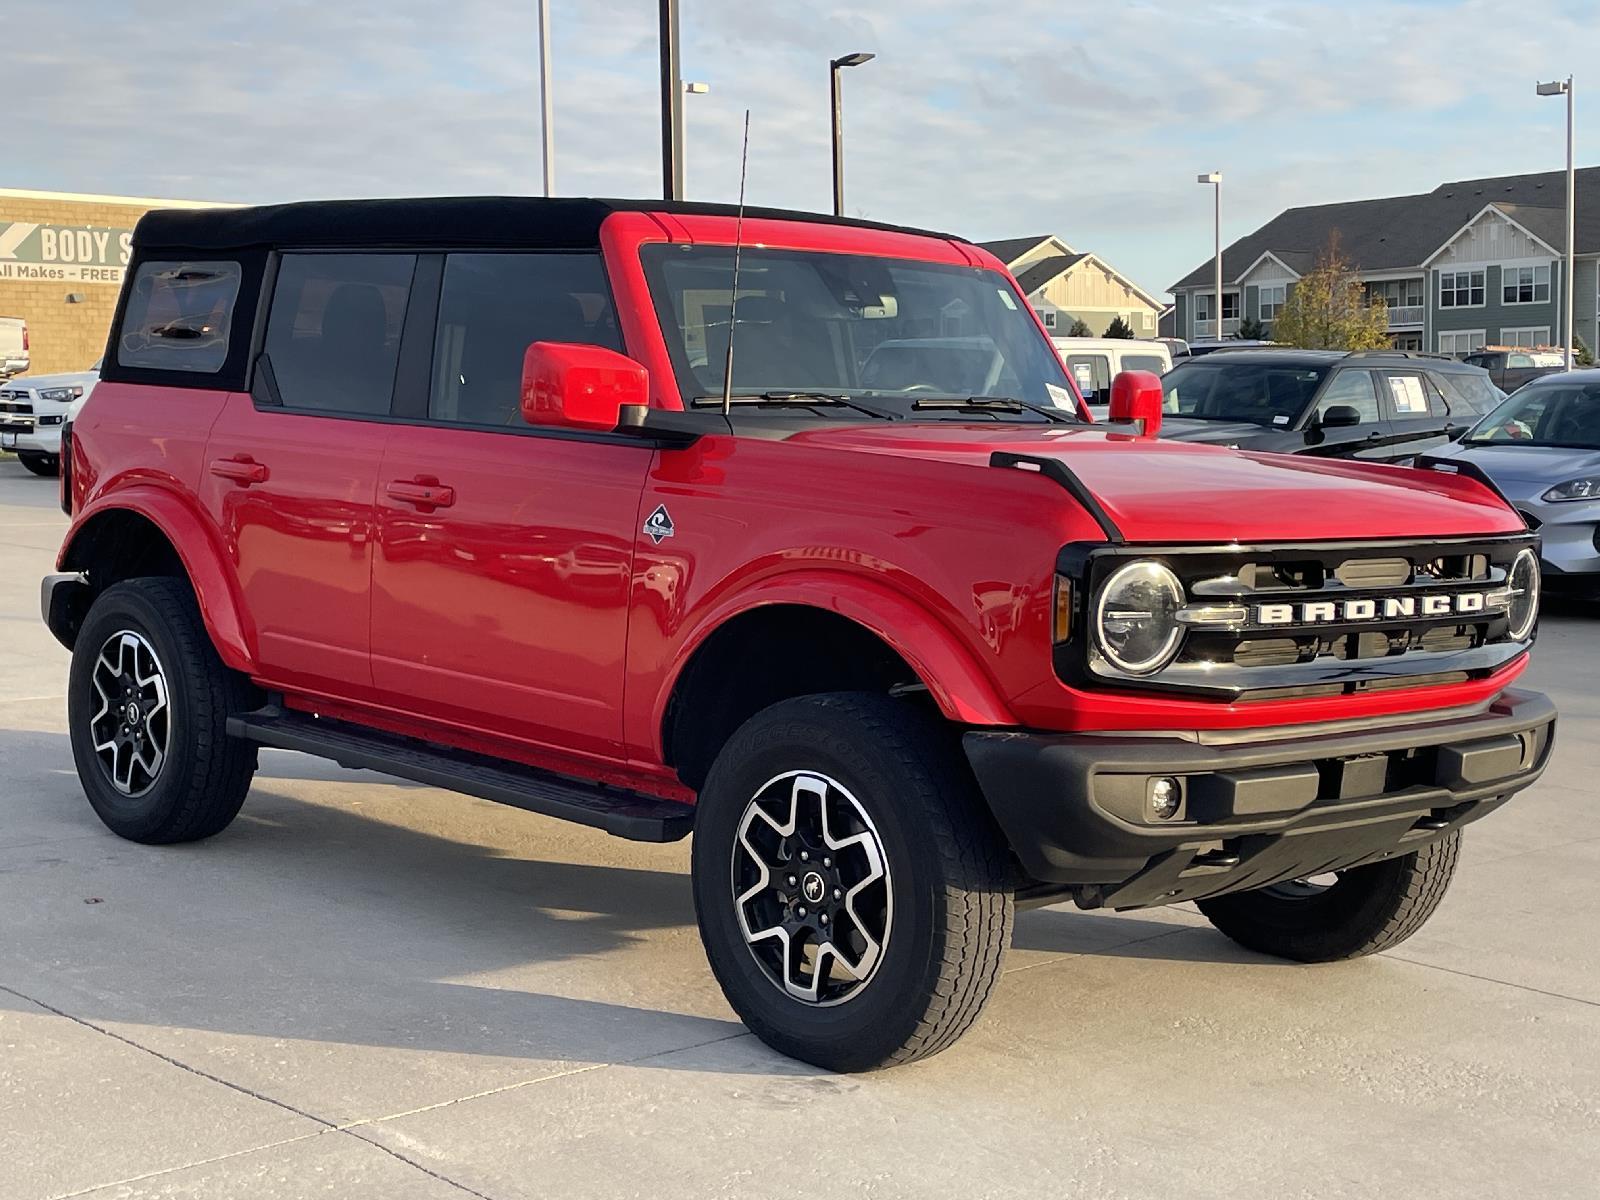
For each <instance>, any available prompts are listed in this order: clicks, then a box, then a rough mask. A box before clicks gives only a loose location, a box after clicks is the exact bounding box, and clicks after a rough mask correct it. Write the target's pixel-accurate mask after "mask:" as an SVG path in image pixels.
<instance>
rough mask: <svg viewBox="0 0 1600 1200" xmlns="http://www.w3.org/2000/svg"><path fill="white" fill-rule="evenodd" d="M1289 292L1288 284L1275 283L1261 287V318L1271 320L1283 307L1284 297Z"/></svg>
mask: <svg viewBox="0 0 1600 1200" xmlns="http://www.w3.org/2000/svg"><path fill="white" fill-rule="evenodd" d="M1287 293H1288V287H1287V285H1286V284H1282V283H1274V284H1271V285H1269V286H1267V287H1264V288H1262V289H1261V319H1262V320H1263V321H1270V320H1272V319H1273V318H1274V317H1276V316H1277V315H1278V310H1279V309H1280V308H1282V307H1283V301H1284V297H1285V296H1286V295H1287Z"/></svg>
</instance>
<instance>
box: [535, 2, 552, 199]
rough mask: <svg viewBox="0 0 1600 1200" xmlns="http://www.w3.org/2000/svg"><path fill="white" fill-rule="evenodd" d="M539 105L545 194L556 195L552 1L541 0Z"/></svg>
mask: <svg viewBox="0 0 1600 1200" xmlns="http://www.w3.org/2000/svg"><path fill="white" fill-rule="evenodd" d="M539 103H540V105H541V107H542V109H543V112H544V117H543V121H542V124H541V126H540V128H541V130H542V132H543V139H544V194H545V195H546V196H553V195H555V194H556V131H555V120H554V109H555V106H554V104H553V103H552V102H551V98H550V0H539Z"/></svg>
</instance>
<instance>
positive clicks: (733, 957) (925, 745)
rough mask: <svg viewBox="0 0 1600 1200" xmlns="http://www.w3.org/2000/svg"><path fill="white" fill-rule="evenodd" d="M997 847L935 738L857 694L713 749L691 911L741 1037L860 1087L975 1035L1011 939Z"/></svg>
mask: <svg viewBox="0 0 1600 1200" xmlns="http://www.w3.org/2000/svg"><path fill="white" fill-rule="evenodd" d="M1006 862H1007V859H1006V853H1005V847H1004V843H1003V840H1002V838H1001V835H1000V833H999V831H998V830H997V829H996V828H995V825H994V822H993V820H992V818H991V817H990V815H989V813H988V811H987V809H986V808H985V807H984V804H983V800H982V797H981V796H980V795H979V793H978V789H977V785H976V783H975V782H974V781H973V779H972V774H971V771H970V770H969V769H968V767H967V764H966V762H965V761H964V760H963V758H962V756H961V754H960V752H959V747H958V745H957V743H956V741H955V739H954V738H953V737H952V736H951V735H950V733H949V731H948V730H947V729H945V728H944V727H942V726H941V724H940V723H939V722H938V721H937V720H936V719H934V718H933V717H931V716H928V715H925V714H924V713H922V712H920V711H919V710H917V709H915V708H913V707H912V706H911V705H910V704H908V703H907V702H905V701H899V700H893V699H890V698H888V697H885V696H878V695H872V694H865V693H839V694H833V695H820V696H807V697H802V698H800V699H796V700H786V701H783V702H782V703H779V704H775V705H773V706H772V707H770V708H768V709H765V710H763V711H762V712H760V713H758V714H757V715H756V716H754V717H752V718H751V719H750V720H749V721H747V722H746V723H745V724H744V726H742V727H741V728H740V729H739V730H738V732H737V733H735V734H734V736H733V737H732V738H731V739H730V740H729V742H728V744H727V746H726V747H724V748H723V751H722V753H721V754H720V755H719V756H718V758H717V760H716V763H715V764H714V765H713V767H712V770H711V773H710V777H709V778H708V779H707V781H706V786H705V788H704V790H703V791H702V792H701V794H700V801H699V810H698V813H697V816H696V825H695V839H694V863H693V876H694V895H695V912H696V915H697V916H698V919H699V923H700V935H701V938H702V940H703V941H704V943H705V948H706V956H707V958H708V959H709V960H710V963H711V969H712V971H713V973H715V975H716V977H717V981H718V982H719V983H720V984H721V985H722V990H723V992H724V993H725V994H726V995H727V997H728V1001H729V1003H730V1004H732V1005H733V1008H734V1010H735V1011H736V1012H737V1013H738V1014H739V1016H740V1017H741V1018H742V1019H743V1020H744V1022H745V1024H746V1025H748V1026H749V1027H750V1029H751V1031H752V1032H753V1033H755V1034H756V1036H758V1037H759V1038H761V1040H762V1041H764V1042H766V1043H767V1044H768V1045H769V1046H772V1047H773V1048H774V1049H776V1050H778V1051H780V1052H782V1053H784V1054H787V1055H789V1056H791V1057H793V1058H798V1059H801V1060H803V1061H805V1062H809V1063H814V1064H815V1065H817V1066H820V1067H825V1068H827V1069H829V1070H835V1071H864V1070H872V1069H875V1068H878V1067H884V1066H889V1065H891V1064H894V1063H901V1062H908V1061H911V1060H913V1059H917V1058H925V1057H927V1056H929V1055H932V1054H936V1053H938V1052H939V1051H940V1050H943V1049H944V1048H945V1047H947V1046H949V1045H950V1044H951V1043H953V1042H954V1041H955V1040H956V1039H957V1038H958V1037H960V1036H961V1034H962V1033H964V1032H965V1031H966V1030H967V1028H968V1027H969V1026H970V1025H971V1024H972V1023H973V1022H974V1021H975V1020H976V1019H977V1017H978V1014H979V1012H980V1011H981V1010H982V1008H983V1005H984V1003H985V1001H986V1000H987V999H988V997H989V994H990V992H991V990H992V989H993V987H994V983H995V981H996V980H997V979H998V978H999V975H1000V962H1001V956H1002V954H1003V953H1004V951H1005V948H1006V945H1007V944H1008V943H1009V942H1010V939H1011V918H1012V897H1011V893H1010V891H1009V889H1008V886H1007V869H1006Z"/></svg>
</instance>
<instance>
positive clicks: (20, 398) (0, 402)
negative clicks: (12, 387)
mask: <svg viewBox="0 0 1600 1200" xmlns="http://www.w3.org/2000/svg"><path fill="white" fill-rule="evenodd" d="M32 412H33V405H32V404H30V403H28V393H27V392H0V413H19V414H23V415H31V414H32Z"/></svg>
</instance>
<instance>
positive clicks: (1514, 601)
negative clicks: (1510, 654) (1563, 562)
mask: <svg viewBox="0 0 1600 1200" xmlns="http://www.w3.org/2000/svg"><path fill="white" fill-rule="evenodd" d="M1506 586H1507V587H1508V588H1510V589H1511V603H1510V605H1509V606H1508V607H1507V610H1506V616H1507V620H1508V623H1509V625H1510V630H1509V632H1510V636H1511V640H1512V641H1514V642H1520V641H1522V640H1524V639H1525V638H1526V637H1527V636H1528V635H1529V634H1530V633H1532V632H1533V623H1534V622H1535V621H1537V620H1538V619H1539V556H1538V555H1537V554H1535V553H1534V552H1533V551H1532V550H1531V549H1528V550H1523V551H1521V552H1520V553H1519V554H1518V555H1517V557H1516V559H1515V560H1514V561H1513V562H1512V564H1511V570H1509V571H1507V572H1506Z"/></svg>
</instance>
